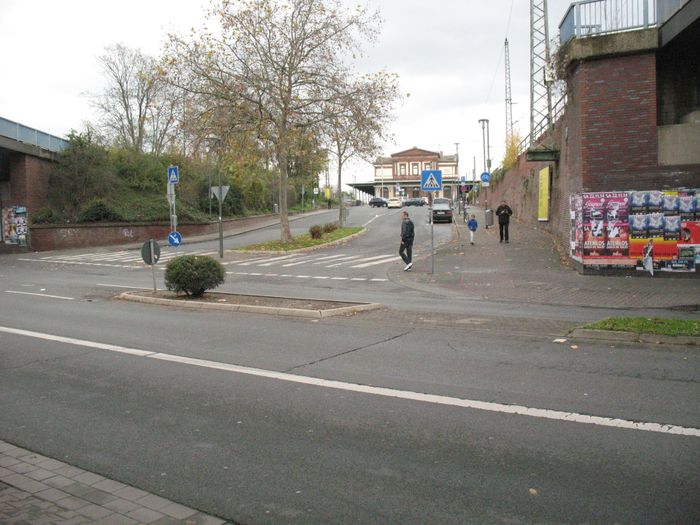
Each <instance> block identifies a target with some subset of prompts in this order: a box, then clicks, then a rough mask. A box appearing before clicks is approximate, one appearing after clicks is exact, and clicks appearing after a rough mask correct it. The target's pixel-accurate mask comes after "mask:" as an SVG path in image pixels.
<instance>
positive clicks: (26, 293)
mask: <svg viewBox="0 0 700 525" xmlns="http://www.w3.org/2000/svg"><path fill="white" fill-rule="evenodd" d="M5 293H14V294H19V295H36V296H38V297H49V298H51V299H65V300H66V301H74V300H75V299H73V297H63V296H62V295H49V294H47V293H33V292H17V291H15V290H5Z"/></svg>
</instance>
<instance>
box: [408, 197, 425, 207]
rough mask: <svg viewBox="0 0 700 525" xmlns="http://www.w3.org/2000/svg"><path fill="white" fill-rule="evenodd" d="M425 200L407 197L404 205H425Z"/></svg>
mask: <svg viewBox="0 0 700 525" xmlns="http://www.w3.org/2000/svg"><path fill="white" fill-rule="evenodd" d="M424 204H425V202H424V201H423V199H421V198H418V197H416V198H414V199H406V200H405V201H404V203H403V205H404V206H423V205H424Z"/></svg>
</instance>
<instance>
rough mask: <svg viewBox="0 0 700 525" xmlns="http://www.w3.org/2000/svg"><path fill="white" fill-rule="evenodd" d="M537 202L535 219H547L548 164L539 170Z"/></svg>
mask: <svg viewBox="0 0 700 525" xmlns="http://www.w3.org/2000/svg"><path fill="white" fill-rule="evenodd" d="M538 198H539V200H538V203H537V220H538V221H540V222H546V221H548V220H549V166H548V167H546V168H542V169H541V170H540V171H539V195H538Z"/></svg>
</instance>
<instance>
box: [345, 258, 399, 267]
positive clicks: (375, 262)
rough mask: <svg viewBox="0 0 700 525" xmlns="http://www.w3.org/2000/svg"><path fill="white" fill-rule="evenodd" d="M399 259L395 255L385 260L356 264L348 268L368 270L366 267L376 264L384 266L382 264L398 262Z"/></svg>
mask: <svg viewBox="0 0 700 525" xmlns="http://www.w3.org/2000/svg"><path fill="white" fill-rule="evenodd" d="M399 259H401V257H398V256H396V255H392V256H390V257H389V258H386V259H382V260H379V261H373V262H370V263H366V264H356V265H355V266H351V267H350V268H368V267H370V266H374V265H376V264H384V263H388V262H392V261H398V260H399Z"/></svg>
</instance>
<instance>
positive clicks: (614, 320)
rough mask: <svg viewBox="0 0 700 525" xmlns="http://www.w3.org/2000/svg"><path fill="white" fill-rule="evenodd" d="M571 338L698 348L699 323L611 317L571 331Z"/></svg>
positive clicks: (685, 320) (655, 318)
mask: <svg viewBox="0 0 700 525" xmlns="http://www.w3.org/2000/svg"><path fill="white" fill-rule="evenodd" d="M571 336H572V337H579V338H582V339H601V340H607V341H625V342H637V343H652V344H667V345H691V346H700V321H696V320H687V319H667V318H657V317H610V318H607V319H601V320H600V321H596V322H594V323H589V324H587V325H585V326H582V327H580V328H576V329H574V330H573V331H572V332H571Z"/></svg>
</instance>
